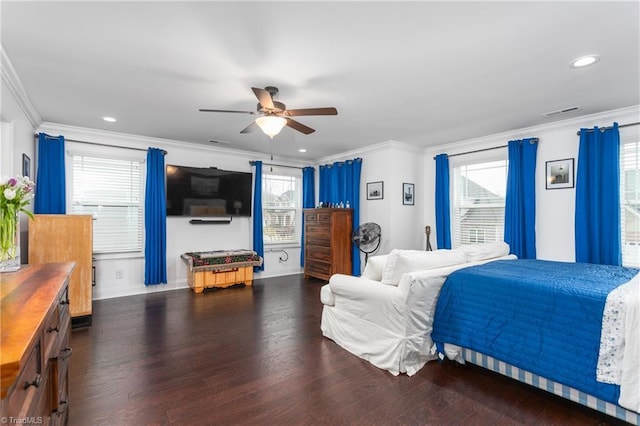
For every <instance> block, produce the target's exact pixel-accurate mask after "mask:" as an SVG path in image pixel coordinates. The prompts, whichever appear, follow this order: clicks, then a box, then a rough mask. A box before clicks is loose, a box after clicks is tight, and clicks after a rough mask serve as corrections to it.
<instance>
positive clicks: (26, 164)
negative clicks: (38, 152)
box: [22, 154, 31, 177]
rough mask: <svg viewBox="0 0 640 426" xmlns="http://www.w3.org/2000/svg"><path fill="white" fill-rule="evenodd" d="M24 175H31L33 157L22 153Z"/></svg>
mask: <svg viewBox="0 0 640 426" xmlns="http://www.w3.org/2000/svg"><path fill="white" fill-rule="evenodd" d="M22 176H26V177H31V158H29V156H28V155H27V154H22Z"/></svg>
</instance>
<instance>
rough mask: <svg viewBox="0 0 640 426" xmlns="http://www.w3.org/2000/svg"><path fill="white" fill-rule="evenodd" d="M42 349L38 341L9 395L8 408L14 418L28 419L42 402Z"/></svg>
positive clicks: (43, 384)
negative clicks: (13, 414) (29, 414)
mask: <svg viewBox="0 0 640 426" xmlns="http://www.w3.org/2000/svg"><path fill="white" fill-rule="evenodd" d="M41 351H42V348H41V342H40V341H38V342H37V343H36V344H35V345H34V346H33V348H32V350H31V352H30V353H29V355H28V356H27V362H26V363H25V364H24V366H23V367H22V369H21V371H20V374H19V376H18V379H17V380H16V381H15V382H14V390H13V392H12V393H11V394H10V395H9V397H8V401H7V407H8V412H9V413H16V415H15V416H14V417H26V416H27V414H28V413H31V412H33V411H34V410H35V407H37V405H38V404H39V402H40V399H41V395H42V393H43V388H44V386H45V383H44V382H45V378H44V377H43V376H42V358H41V357H42V352H41Z"/></svg>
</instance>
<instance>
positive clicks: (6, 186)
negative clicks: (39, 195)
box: [0, 176, 34, 272]
mask: <svg viewBox="0 0 640 426" xmlns="http://www.w3.org/2000/svg"><path fill="white" fill-rule="evenodd" d="M33 188H34V183H33V182H32V181H31V179H29V178H28V177H23V176H16V177H12V178H9V179H8V180H7V181H6V182H3V183H1V184H0V272H10V271H17V270H18V269H20V212H22V213H24V214H26V215H27V216H29V217H30V218H32V219H33V214H32V213H31V212H30V211H29V210H27V208H26V207H27V206H28V205H29V201H31V199H32V198H33V195H34V194H33Z"/></svg>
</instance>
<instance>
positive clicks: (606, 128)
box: [576, 121, 640, 136]
mask: <svg viewBox="0 0 640 426" xmlns="http://www.w3.org/2000/svg"><path fill="white" fill-rule="evenodd" d="M638 124H640V121H638V122H635V123H627V124H618V128H621V127H630V126H637V125H638ZM609 129H613V126H608V127H601V128H600V129H599V130H600V131H601V132H603V131H605V130H609ZM587 132H593V129H587ZM576 135H578V136H580V130H578V131H577V132H576Z"/></svg>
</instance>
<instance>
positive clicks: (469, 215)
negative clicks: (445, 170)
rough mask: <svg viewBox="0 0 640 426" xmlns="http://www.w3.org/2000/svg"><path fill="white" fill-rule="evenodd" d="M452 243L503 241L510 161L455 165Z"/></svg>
mask: <svg viewBox="0 0 640 426" xmlns="http://www.w3.org/2000/svg"><path fill="white" fill-rule="evenodd" d="M452 181H453V203H452V210H453V211H452V219H453V220H452V233H453V235H452V237H453V238H452V243H453V247H458V246H460V245H461V244H477V243H485V242H491V241H502V240H503V238H504V204H505V195H506V189H507V161H506V160H500V161H491V162H485V163H478V164H464V165H459V166H456V167H453V179H452Z"/></svg>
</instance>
